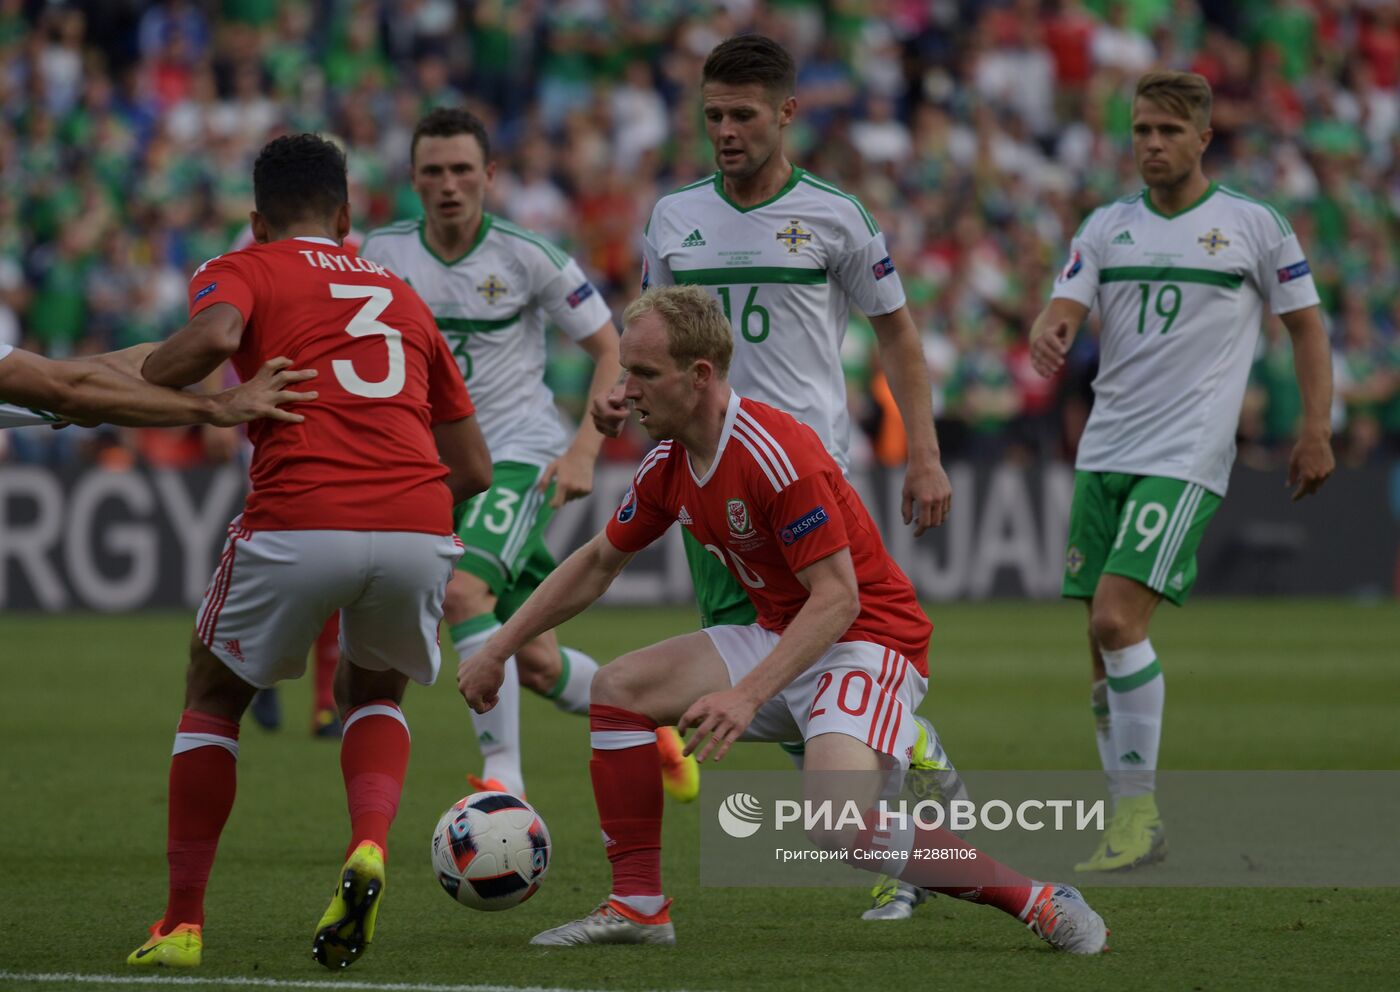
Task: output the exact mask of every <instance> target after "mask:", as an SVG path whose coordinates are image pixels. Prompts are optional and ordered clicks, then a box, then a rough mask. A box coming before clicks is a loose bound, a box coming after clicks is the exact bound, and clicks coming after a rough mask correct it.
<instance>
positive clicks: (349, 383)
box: [330, 282, 404, 400]
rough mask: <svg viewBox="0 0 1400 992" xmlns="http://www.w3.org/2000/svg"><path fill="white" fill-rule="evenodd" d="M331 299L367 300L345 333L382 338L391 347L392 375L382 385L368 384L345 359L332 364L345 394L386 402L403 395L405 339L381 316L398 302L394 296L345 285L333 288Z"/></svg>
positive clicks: (377, 288) (373, 288)
mask: <svg viewBox="0 0 1400 992" xmlns="http://www.w3.org/2000/svg"><path fill="white" fill-rule="evenodd" d="M330 287H331V296H333V297H334V298H335V299H337V300H358V299H364V301H365V305H364V306H362V307H360V309H359V311H358V312H357V313H356V314H355V316H354V317H351V318H350V323H349V324H347V325H345V333H347V334H349V335H350V336H351V337H355V338H363V337H368V336H369V335H371V334H382V335H383V336H384V343H385V344H386V345H388V346H389V372H388V374H387V375H385V376H384V378H383V379H381V380H380V381H378V382H367V381H366V380H364V379H361V378H360V375H359V373H358V372H356V371H355V363H354V362H351V361H349V360H348V359H344V358H337V359H335V360H334V361H333V362H331V371H332V372H334V373H335V378H336V381H338V382H339V383H340V384H341V385H342V386H343V387H345V391H346V392H348V393H354V394H355V395H356V396H366V397H368V398H370V399H375V400H382V399H387V398H388V397H390V396H397V395H398V394H399V393H400V392H402V391H403V385H404V359H403V335H402V334H400V333H399V332H398V331H397V330H395V329H394V328H392V327H390V326H389V325H388V324H381V323H380V322H379V315H380V314H381V313H383V312H384V311H385V310H386V309H387V308H388V306H389V304H391V303H393V302H394V293H393V291H392V290H390V289H389V288H388V287H387V286H350V285H346V284H345V283H337V282H333V283H331V284H330Z"/></svg>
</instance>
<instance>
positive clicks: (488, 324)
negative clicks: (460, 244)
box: [360, 214, 612, 465]
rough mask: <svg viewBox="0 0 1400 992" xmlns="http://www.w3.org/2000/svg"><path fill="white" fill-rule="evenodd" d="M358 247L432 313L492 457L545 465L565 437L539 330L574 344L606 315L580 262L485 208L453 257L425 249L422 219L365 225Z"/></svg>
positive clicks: (606, 318)
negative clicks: (468, 242) (470, 239)
mask: <svg viewBox="0 0 1400 992" xmlns="http://www.w3.org/2000/svg"><path fill="white" fill-rule="evenodd" d="M360 254H361V255H362V256H364V257H365V258H368V259H370V260H371V261H375V262H378V263H379V264H381V265H383V266H384V267H385V268H387V269H389V271H391V272H393V273H394V274H395V275H397V276H399V277H400V278H401V279H403V280H404V281H405V282H407V283H408V284H409V285H411V286H412V287H413V288H414V289H415V290H417V291H418V295H419V296H421V297H422V298H423V302H425V303H427V304H428V309H430V310H432V312H433V316H434V317H435V318H437V325H438V329H439V330H440V331H442V333H443V336H444V337H445V338H447V342H448V344H450V345H451V346H452V353H453V354H454V355H456V356H457V365H458V367H459V368H460V369H461V370H462V378H463V379H464V380H466V383H467V391H468V392H470V393H471V397H472V403H474V404H475V405H476V417H477V420H478V421H479V422H480V424H481V431H482V433H483V434H484V435H485V436H486V444H487V446H488V447H489V448H490V449H491V460H492V461H493V462H525V463H528V464H531V465H545V464H548V463H549V462H551V461H553V460H554V459H555V458H557V457H559V455H561V454H563V452H564V449H565V448H566V447H568V443H569V435H568V432H567V431H566V430H565V429H564V425H563V423H562V422H561V421H560V416H559V411H558V409H557V408H556V407H555V405H554V395H553V394H552V393H551V392H550V391H549V387H548V386H546V385H545V383H544V367H545V334H544V332H545V327H546V326H547V325H548V324H550V323H553V324H554V325H555V326H557V327H558V328H559V329H560V330H562V331H563V332H564V333H565V334H566V335H568V337H569V338H570V340H573V341H580V340H582V339H584V338H586V337H590V336H591V335H592V334H593V333H594V332H595V331H597V330H598V328H600V327H602V326H603V324H605V323H607V322H609V321H611V320H612V312H611V311H610V310H609V309H608V305H607V303H605V302H604V301H603V298H602V296H601V295H600V294H599V293H598V291H597V290H596V289H594V287H593V284H592V283H590V282H589V281H588V278H587V277H586V276H585V275H584V274H583V270H581V269H580V268H579V267H578V263H577V262H575V261H574V260H573V259H572V258H570V257H569V256H568V255H567V254H565V253H564V252H563V251H561V250H560V249H558V248H556V247H555V246H554V245H552V244H550V243H549V242H548V241H545V240H544V239H543V238H541V237H539V236H538V235H535V234H532V233H531V232H529V231H527V230H525V229H524V228H521V227H517V226H515V225H514V224H512V223H510V222H509V221H506V220H503V219H502V218H500V217H494V216H492V215H491V214H483V215H482V219H481V229H480V231H479V233H478V234H477V239H476V243H475V244H474V245H472V247H471V249H470V250H468V251H467V253H466V254H465V255H463V256H461V257H460V258H457V259H450V260H449V259H442V258H439V257H438V256H437V254H436V253H434V252H433V250H432V249H431V248H429V247H428V244H427V242H426V241H425V240H424V238H423V222H422V221H421V220H418V221H403V222H401V223H398V224H391V225H390V226H388V227H381V228H379V229H378V230H376V231H371V232H370V233H369V235H368V236H367V237H366V238H365V242H364V244H363V245H362V246H361V248H360Z"/></svg>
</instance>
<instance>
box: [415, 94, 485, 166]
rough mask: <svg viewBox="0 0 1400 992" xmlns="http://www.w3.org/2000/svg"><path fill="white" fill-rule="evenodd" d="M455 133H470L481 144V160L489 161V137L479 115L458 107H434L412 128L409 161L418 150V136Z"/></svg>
mask: <svg viewBox="0 0 1400 992" xmlns="http://www.w3.org/2000/svg"><path fill="white" fill-rule="evenodd" d="M457 134H470V135H471V136H472V137H473V138H475V139H476V142H477V144H479V145H480V146H481V160H482V161H483V162H490V161H491V139H490V138H489V137H487V135H486V125H485V124H483V123H482V121H481V118H480V117H478V116H476V114H474V113H472V112H471V111H470V110H463V109H461V108H460V107H435V108H434V109H432V110H430V111H429V112H428V115H427V116H426V117H424V118H423V119H422V120H421V121H419V122H418V126H417V127H415V128H414V129H413V142H412V143H411V144H410V145H409V146H408V160H409V162H410V163H412V161H413V156H414V154H415V153H416V152H417V151H418V139H419V138H450V137H452V136H453V135H457Z"/></svg>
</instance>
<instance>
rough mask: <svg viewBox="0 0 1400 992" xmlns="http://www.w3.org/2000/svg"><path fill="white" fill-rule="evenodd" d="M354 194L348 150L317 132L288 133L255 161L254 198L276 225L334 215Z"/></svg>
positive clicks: (273, 142)
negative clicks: (349, 180) (348, 174)
mask: <svg viewBox="0 0 1400 992" xmlns="http://www.w3.org/2000/svg"><path fill="white" fill-rule="evenodd" d="M349 198H350V194H349V190H348V189H347V184H346V179H345V153H344V152H342V151H341V150H340V149H339V148H337V147H336V146H335V145H334V144H333V143H331V142H329V141H327V140H326V139H325V138H322V137H320V136H318V135H315V134H288V135H284V136H282V137H280V138H274V139H273V140H272V141H269V142H268V143H267V144H266V145H264V146H263V150H262V151H261V152H259V153H258V158H257V161H255V162H254V163H253V203H254V205H255V206H256V207H257V210H258V213H260V214H262V216H263V219H264V220H266V221H267V223H268V225H269V226H271V227H272V228H273V230H277V231H280V230H285V229H286V228H288V227H290V226H291V225H292V224H295V223H296V222H297V221H300V220H309V219H317V220H319V219H321V218H327V217H330V216H331V215H332V214H334V213H335V212H336V211H337V210H339V209H340V208H341V206H343V205H344V204H345V203H346V201H348V200H349Z"/></svg>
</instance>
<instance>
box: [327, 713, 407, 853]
mask: <svg viewBox="0 0 1400 992" xmlns="http://www.w3.org/2000/svg"><path fill="white" fill-rule="evenodd" d="M408 752H409V736H408V722H407V721H405V720H404V718H403V711H402V710H400V709H399V707H398V705H397V704H396V703H394V702H392V701H390V700H388V699H376V700H374V701H373V702H369V703H365V704H364V705H363V706H356V707H355V708H354V709H353V710H351V711H350V712H349V713H347V714H346V715H345V732H344V736H343V737H342V738H341V741H340V771H341V774H342V775H344V777H345V799H346V804H347V805H348V806H349V808H350V846H349V848H347V849H346V857H349V856H350V852H351V851H354V850H355V848H357V847H359V846H360V844H362V843H364V842H365V841H367V840H369V841H373V842H374V843H376V844H378V845H379V848H380V850H382V851H387V850H388V839H389V825H390V824H391V823H393V822H394V814H396V813H397V812H398V810H399V797H400V796H401V795H402V794H403V780H404V775H405V774H406V773H407V772H408Z"/></svg>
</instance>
